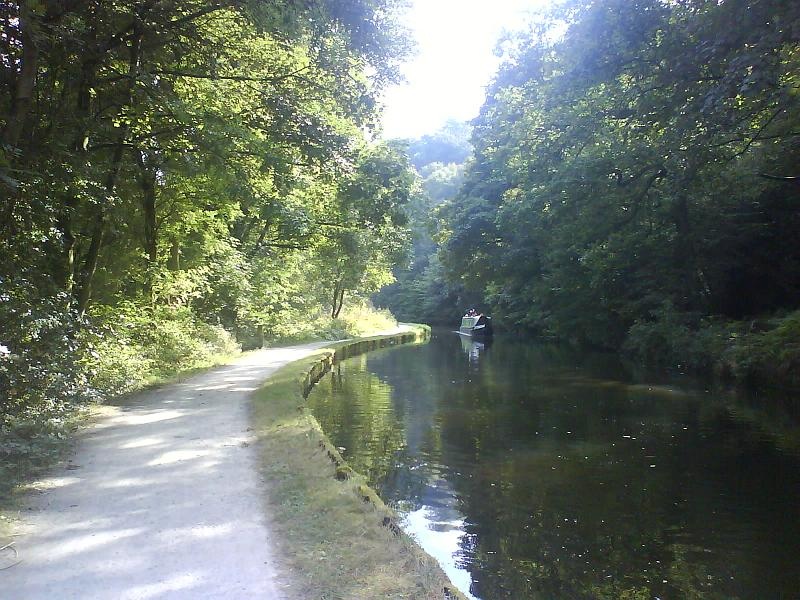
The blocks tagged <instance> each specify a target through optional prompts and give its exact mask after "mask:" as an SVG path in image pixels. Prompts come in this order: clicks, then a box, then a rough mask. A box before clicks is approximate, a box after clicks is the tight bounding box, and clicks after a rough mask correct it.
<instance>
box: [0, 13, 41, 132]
mask: <svg viewBox="0 0 800 600" xmlns="http://www.w3.org/2000/svg"><path fill="white" fill-rule="evenodd" d="M32 4H34V2H33V1H32V0H23V1H22V2H20V3H19V15H20V16H19V27H20V31H21V36H22V40H21V41H22V66H21V68H20V72H19V77H18V78H17V86H16V90H15V92H14V99H13V103H12V106H11V114H10V115H9V116H8V122H7V123H6V128H5V131H4V132H3V144H5V145H6V146H9V147H11V148H18V147H19V140H20V137H21V135H22V131H23V129H24V127H25V122H26V120H27V117H28V113H29V112H30V108H31V103H32V102H31V101H32V99H33V90H34V87H35V86H36V73H37V71H38V68H39V48H38V47H37V45H36V37H35V29H36V24H35V19H36V18H35V16H34V14H33V10H32Z"/></svg>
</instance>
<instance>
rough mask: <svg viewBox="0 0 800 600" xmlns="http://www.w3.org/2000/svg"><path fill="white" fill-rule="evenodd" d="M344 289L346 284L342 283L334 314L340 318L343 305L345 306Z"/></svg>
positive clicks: (335, 317) (334, 316)
mask: <svg viewBox="0 0 800 600" xmlns="http://www.w3.org/2000/svg"><path fill="white" fill-rule="evenodd" d="M344 291H345V290H344V285H342V288H341V290H339V302H338V305H337V307H336V310H335V311H334V314H333V318H334V319H338V318H339V313H340V312H342V306H344Z"/></svg>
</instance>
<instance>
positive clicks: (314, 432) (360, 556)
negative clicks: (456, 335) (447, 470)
mask: <svg viewBox="0 0 800 600" xmlns="http://www.w3.org/2000/svg"><path fill="white" fill-rule="evenodd" d="M427 334H428V330H427V329H426V328H423V327H417V328H415V329H414V330H413V332H411V333H406V334H398V335H388V336H376V337H373V338H366V339H362V340H356V341H352V342H341V343H338V344H332V345H331V347H330V348H329V349H325V350H322V351H320V352H319V353H318V354H316V355H314V356H312V357H309V358H307V359H304V360H300V361H297V362H294V363H291V364H290V365H287V366H285V367H283V368H282V369H280V370H279V371H278V372H277V373H275V374H274V375H273V376H272V377H271V378H270V380H269V381H268V382H267V384H266V385H265V386H264V387H263V388H262V389H261V390H260V391H259V393H258V396H257V399H256V402H255V403H254V427H255V430H256V433H257V435H258V439H259V444H260V452H261V456H262V461H261V469H262V473H263V475H264V478H265V479H266V481H267V482H268V494H267V496H268V497H267V500H266V502H267V503H268V511H267V512H268V514H271V515H272V516H273V519H274V522H273V527H274V528H275V530H276V532H277V533H278V537H279V550H280V553H281V555H282V556H283V557H284V558H283V560H284V562H285V564H286V566H287V567H288V569H289V572H290V573H295V574H297V575H296V576H295V577H294V578H293V580H292V581H290V583H291V586H290V588H289V590H290V592H289V593H290V595H291V597H292V598H295V599H298V600H299V599H307V598H315V599H319V600H339V599H348V600H356V599H364V600H374V599H376V598H382V599H383V598H393V599H400V598H417V599H421V600H425V599H434V598H435V599H436V600H441V599H442V598H448V597H449V598H462V596H461V595H459V594H458V593H457V592H456V591H455V590H454V589H453V586H452V584H451V583H450V582H449V580H448V579H447V577H446V575H445V574H444V572H443V571H442V570H441V568H440V567H439V565H438V564H437V563H436V561H435V560H434V559H433V558H432V557H430V556H429V555H428V554H426V553H425V552H423V551H422V549H421V548H420V547H419V546H417V545H416V543H415V542H414V541H413V540H412V539H410V538H409V537H408V536H406V535H405V534H403V533H402V532H400V530H399V529H398V528H397V526H396V524H395V515H394V514H393V512H392V511H391V510H390V509H389V508H388V507H387V506H386V505H385V504H384V503H383V502H382V501H381V500H380V498H378V496H377V495H376V494H375V492H374V491H373V490H372V489H371V488H369V486H368V485H367V483H366V481H365V480H364V478H363V477H362V476H361V475H359V474H357V473H354V472H353V471H352V470H351V469H350V467H349V466H348V465H347V464H346V463H345V462H344V460H343V459H342V457H341V455H340V454H339V452H338V451H337V450H336V448H335V447H333V446H332V445H331V443H330V441H329V440H328V439H327V437H326V436H325V434H324V432H323V431H322V430H321V429H320V427H319V424H318V423H317V421H316V419H314V417H313V416H312V415H311V414H310V413H309V411H308V410H307V409H306V407H305V396H306V394H307V392H308V391H309V390H310V388H311V386H312V385H313V383H314V382H315V381H316V380H318V379H319V377H321V376H322V375H323V374H324V372H325V371H326V370H327V368H328V367H329V366H330V364H331V363H332V362H333V360H334V357H335V358H336V359H341V358H344V357H346V356H352V355H354V354H359V353H362V352H366V351H369V350H371V349H374V348H379V347H383V346H387V345H391V344H396V343H414V342H419V341H421V340H422V339H423V338H425V337H426V336H427ZM445 589H447V590H448V592H449V595H448V594H447V593H445Z"/></svg>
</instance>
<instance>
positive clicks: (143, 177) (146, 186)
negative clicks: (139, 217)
mask: <svg viewBox="0 0 800 600" xmlns="http://www.w3.org/2000/svg"><path fill="white" fill-rule="evenodd" d="M136 162H137V163H138V165H139V185H140V186H141V188H142V214H143V216H144V251H145V252H146V253H147V259H148V261H149V262H150V265H149V266H150V268H151V269H152V268H153V267H155V265H156V261H157V260H158V221H157V216H156V175H155V173H154V172H151V171H150V170H149V169H148V168H147V164H146V162H145V156H144V153H143V152H142V151H141V150H138V151H137V152H136Z"/></svg>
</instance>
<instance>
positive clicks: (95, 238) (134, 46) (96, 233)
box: [76, 23, 142, 314]
mask: <svg viewBox="0 0 800 600" xmlns="http://www.w3.org/2000/svg"><path fill="white" fill-rule="evenodd" d="M134 34H135V35H134V38H133V40H131V46H130V59H129V62H128V81H129V84H128V89H127V98H126V99H125V101H124V102H123V103H122V106H123V107H124V106H129V105H131V104H132V103H133V93H134V87H135V82H136V78H137V76H138V73H139V64H140V59H141V47H142V27H141V24H138V23H137V25H136V26H135V27H134ZM129 130H130V125H129V124H126V125H124V126H123V127H121V128H120V132H119V135H118V136H117V139H116V144H115V146H114V155H113V157H112V159H111V168H110V169H109V171H108V174H107V175H106V181H105V185H104V192H105V194H104V195H105V197H106V198H107V197H109V196H111V195H112V194H113V193H114V188H115V187H116V185H117V179H118V178H119V172H120V170H121V167H122V157H123V155H124V148H125V147H124V144H125V140H126V139H127V137H128V131H129ZM107 211H108V207H107V206H106V205H105V201H104V200H103V201H101V203H100V205H99V207H98V209H97V214H96V215H95V220H94V227H93V229H92V240H91V242H90V244H89V249H88V250H87V252H86V256H85V258H84V261H83V267H82V268H81V287H80V289H79V290H78V295H77V298H76V300H77V308H78V312H79V313H80V314H84V313H85V312H86V307H87V306H88V305H89V299H90V298H91V296H92V281H93V280H94V275H95V273H96V272H97V264H98V261H99V258H100V249H101V248H102V246H103V240H104V237H105V233H106V225H107V220H108V217H107Z"/></svg>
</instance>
